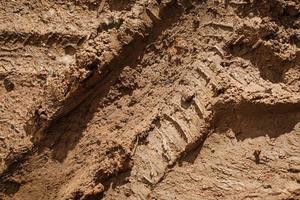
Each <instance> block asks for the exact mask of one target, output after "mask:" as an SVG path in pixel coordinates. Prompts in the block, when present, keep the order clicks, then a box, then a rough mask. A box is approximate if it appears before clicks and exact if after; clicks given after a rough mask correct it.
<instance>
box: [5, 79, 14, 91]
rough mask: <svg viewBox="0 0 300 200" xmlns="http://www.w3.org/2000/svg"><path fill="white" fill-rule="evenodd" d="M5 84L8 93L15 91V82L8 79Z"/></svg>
mask: <svg viewBox="0 0 300 200" xmlns="http://www.w3.org/2000/svg"><path fill="white" fill-rule="evenodd" d="M3 84H4V87H5V89H6V91H7V92H10V91H12V90H14V89H15V85H14V84H13V82H12V81H11V80H9V79H7V78H6V79H4V80H3Z"/></svg>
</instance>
